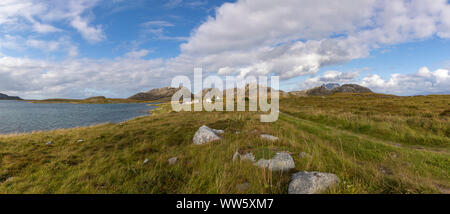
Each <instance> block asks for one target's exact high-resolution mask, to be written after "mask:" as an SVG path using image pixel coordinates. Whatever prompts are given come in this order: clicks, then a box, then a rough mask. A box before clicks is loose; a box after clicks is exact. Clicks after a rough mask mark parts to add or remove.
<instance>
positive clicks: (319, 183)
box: [288, 171, 339, 194]
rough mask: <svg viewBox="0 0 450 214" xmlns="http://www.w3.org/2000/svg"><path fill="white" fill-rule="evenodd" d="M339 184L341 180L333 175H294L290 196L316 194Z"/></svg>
mask: <svg viewBox="0 0 450 214" xmlns="http://www.w3.org/2000/svg"><path fill="white" fill-rule="evenodd" d="M338 183H339V178H338V177H337V176H336V175H335V174H332V173H322V172H306V171H302V172H298V173H295V174H293V175H292V177H291V182H290V183H289V189H288V193H289V194H316V193H320V192H322V191H325V190H327V189H328V188H330V187H332V186H333V185H336V184H338Z"/></svg>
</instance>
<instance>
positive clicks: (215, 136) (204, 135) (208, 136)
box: [193, 126, 223, 145]
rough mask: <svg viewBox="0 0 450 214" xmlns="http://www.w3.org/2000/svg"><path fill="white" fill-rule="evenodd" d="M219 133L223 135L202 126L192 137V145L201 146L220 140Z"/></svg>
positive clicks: (220, 131) (218, 131) (221, 131)
mask: <svg viewBox="0 0 450 214" xmlns="http://www.w3.org/2000/svg"><path fill="white" fill-rule="evenodd" d="M220 133H223V130H216V129H211V128H209V127H207V126H202V127H200V128H199V129H198V131H197V132H196V133H195V135H194V139H193V141H194V144H196V145H202V144H205V143H209V142H212V141H216V140H220V139H221V137H220V136H219V135H220Z"/></svg>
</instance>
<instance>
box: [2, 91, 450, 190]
mask: <svg viewBox="0 0 450 214" xmlns="http://www.w3.org/2000/svg"><path fill="white" fill-rule="evenodd" d="M426 102H428V103H426ZM280 103H281V106H280V109H281V111H282V112H285V113H287V114H281V115H280V118H279V120H278V121H277V122H275V123H261V122H260V121H259V113H255V112H178V113H175V112H172V111H171V110H170V105H169V104H159V106H160V107H159V108H158V109H155V110H154V111H153V115H151V116H147V117H140V118H136V119H133V120H130V121H127V122H123V123H119V124H103V125H98V126H93V127H85V128H76V129H67V130H56V131H46V132H35V133H30V134H20V135H3V136H0V165H1V166H2V167H1V169H0V193H268V194H270V193H287V186H288V184H289V180H290V175H291V173H272V172H269V171H266V170H263V169H259V168H257V167H255V166H253V165H252V164H251V163H249V162H245V161H236V162H233V161H232V157H233V154H234V152H235V151H236V150H240V151H251V152H253V153H254V154H255V156H257V158H270V157H272V156H273V155H274V154H275V153H276V152H277V151H288V152H290V153H291V155H292V157H293V158H294V161H295V164H296V169H295V170H293V171H292V172H296V171H301V170H306V171H321V172H331V173H335V174H336V175H337V176H338V177H339V178H340V179H341V182H340V183H339V185H338V186H336V187H334V188H332V189H329V190H327V191H326V192H325V193H449V190H450V155H449V151H448V148H449V143H450V140H449V136H448V133H447V134H446V131H448V128H449V127H448V124H449V123H448V120H449V118H448V116H441V115H440V114H441V113H442V112H444V111H446V110H447V109H448V108H449V96H431V97H410V98H408V97H394V98H385V97H377V96H374V97H367V96H353V95H334V96H330V97H326V98H325V99H323V98H320V97H318V98H316V97H303V98H295V97H290V98H283V99H282V100H281V101H280ZM388 104H389V106H385V105H388ZM306 106H313V107H312V108H311V107H306ZM411 106H415V107H411ZM405 111H407V112H405ZM411 120H413V121H414V122H411ZM408 121H410V122H408ZM420 121H422V122H423V123H425V124H427V125H423V126H421V125H418V124H417V123H418V122H420ZM348 124H351V125H348ZM201 125H208V126H209V127H211V128H215V129H224V130H225V134H224V136H223V139H222V140H221V141H217V142H213V143H209V144H206V145H202V146H197V145H193V144H192V138H193V136H194V134H195V132H196V130H197V129H198V128H199V127H200V126H201ZM386 126H387V127H386ZM236 131H240V133H239V134H236ZM389 131H390V132H389ZM261 133H266V134H271V135H274V136H278V137H279V138H280V140H279V141H278V142H270V141H265V140H262V139H260V138H259V134H261ZM402 136H403V137H402ZM406 136H407V137H406ZM78 139H83V140H84V142H82V143H77V140H78ZM407 139H411V141H409V140H407ZM48 141H53V145H50V146H48V145H45V143H46V142H48ZM300 152H306V153H308V154H309V155H310V156H306V157H303V158H302V157H300V156H299V153H300ZM171 157H178V162H177V163H176V164H175V165H169V164H168V162H167V159H169V158H171ZM145 159H149V160H150V161H149V162H148V163H147V164H143V161H144V160H145ZM245 182H248V183H250V188H249V189H247V190H242V189H239V188H238V185H239V184H242V183H245Z"/></svg>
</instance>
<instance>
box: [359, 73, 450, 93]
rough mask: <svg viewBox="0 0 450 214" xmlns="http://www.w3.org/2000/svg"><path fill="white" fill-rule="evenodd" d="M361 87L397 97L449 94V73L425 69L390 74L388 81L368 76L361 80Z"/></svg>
mask: <svg viewBox="0 0 450 214" xmlns="http://www.w3.org/2000/svg"><path fill="white" fill-rule="evenodd" d="M361 84H362V85H364V86H366V87H369V88H371V89H372V90H373V91H376V92H380V93H393V94H398V95H416V94H432V93H436V94H443V93H445V94H449V93H450V73H449V71H448V70H446V69H437V70H435V71H430V70H429V69H428V68H427V67H423V68H421V69H419V71H417V72H416V73H414V74H392V75H391V76H390V78H389V79H388V80H384V79H382V78H381V77H380V76H379V75H377V74H374V75H369V76H367V77H365V78H363V79H362V82H361Z"/></svg>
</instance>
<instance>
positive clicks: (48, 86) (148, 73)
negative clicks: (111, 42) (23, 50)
mask: <svg viewBox="0 0 450 214" xmlns="http://www.w3.org/2000/svg"><path fill="white" fill-rule="evenodd" d="M162 66H163V61H162V60H160V59H155V60H140V59H128V58H123V59H115V60H106V59H104V60H88V59H70V60H65V61H62V62H51V61H47V60H33V59H27V58H13V57H6V56H4V57H0V76H1V77H2V78H0V91H1V92H2V93H6V94H18V95H20V96H22V97H25V98H51V97H63V98H64V97H65V98H70V97H75V98H84V97H86V96H88V94H86V91H85V89H86V88H89V89H90V91H92V90H95V91H109V92H110V94H105V95H106V96H120V97H128V96H131V95H133V94H134V93H136V92H138V91H141V90H143V89H149V88H152V87H156V86H159V84H166V85H168V84H169V83H170V81H169V80H168V78H167V77H168V75H167V74H166V72H164V70H163V69H161V67H162ZM89 95H91V94H89ZM98 95H99V94H98Z"/></svg>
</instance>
